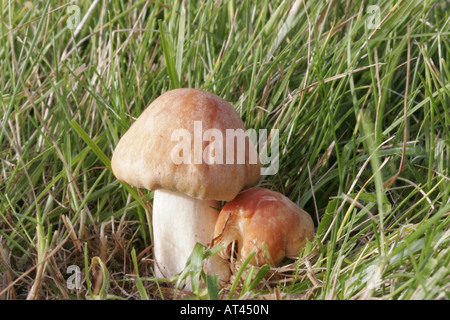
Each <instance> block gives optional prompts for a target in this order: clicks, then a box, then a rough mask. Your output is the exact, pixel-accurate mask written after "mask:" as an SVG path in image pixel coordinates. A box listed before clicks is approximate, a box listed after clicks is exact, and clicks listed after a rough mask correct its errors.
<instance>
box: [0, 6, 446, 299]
mask: <svg viewBox="0 0 450 320" xmlns="http://www.w3.org/2000/svg"><path fill="white" fill-rule="evenodd" d="M70 4H75V5H77V6H78V7H79V9H80V19H79V21H80V23H81V24H78V25H77V24H74V21H75V22H76V20H74V19H75V16H74V13H73V11H70V10H68V9H69V5H70ZM369 5H375V6H377V7H375V8H378V11H377V10H375V11H369V10H368V7H369ZM449 9H450V8H449V3H448V2H445V1H430V0H426V1H422V0H421V1H419V0H403V1H393V0H379V1H304V0H299V1H268V0H262V1H251V0H242V1H237V0H223V1H210V0H204V1H195V2H194V1H184V0H178V1H167V2H165V1H147V0H142V1H136V2H134V3H133V4H131V3H128V2H124V1H116V0H112V1H91V2H87V1H86V2H81V1H74V2H72V3H66V4H65V3H64V2H58V1H33V2H31V1H19V0H18V1H2V2H1V5H0V65H1V67H0V110H1V111H0V299H25V298H28V299H146V298H149V299H173V298H183V297H185V295H184V293H182V292H175V291H174V290H173V288H171V287H170V286H168V285H167V284H166V283H164V282H156V281H153V270H152V266H153V264H152V247H151V244H152V232H151V218H150V217H151V202H152V193H151V192H148V191H146V190H136V189H134V188H131V187H129V186H127V185H124V184H121V183H119V182H118V181H117V179H115V177H114V175H113V174H112V172H111V169H110V167H109V159H110V157H111V154H112V151H113V150H114V147H115V146H116V144H117V142H118V140H119V139H120V137H121V136H122V134H123V133H124V132H125V131H126V130H127V129H128V128H129V126H130V125H131V124H132V123H133V121H134V120H135V118H137V117H138V116H139V115H140V114H141V112H142V111H143V110H144V108H145V107H146V106H147V105H148V104H149V103H150V102H151V101H152V100H154V99H155V98H156V97H157V96H159V95H160V94H162V93H163V92H165V91H167V90H170V89H172V88H176V87H196V88H201V89H204V90H207V91H210V92H213V93H215V94H217V95H219V96H221V97H223V98H225V99H226V100H228V101H229V102H230V103H232V104H233V106H234V107H235V108H236V110H237V111H238V112H239V114H240V115H241V117H242V119H243V120H244V122H245V124H246V126H247V128H254V129H256V130H258V129H267V130H270V129H279V143H280V168H279V171H278V173H277V174H275V175H271V176H266V177H264V178H263V179H262V180H261V182H260V185H262V186H265V187H267V188H272V189H275V190H279V191H280V192H282V193H283V194H285V195H286V196H288V197H289V198H290V199H291V200H292V201H294V202H296V203H297V204H298V205H299V206H300V207H302V208H304V209H305V210H307V211H308V212H309V213H310V214H311V216H312V217H313V219H314V222H315V225H316V238H315V240H314V242H312V243H310V244H309V245H308V247H307V248H306V249H305V250H304V251H302V252H301V253H300V254H299V257H298V259H295V260H293V261H289V262H288V263H287V264H286V265H285V266H283V267H281V268H278V269H270V270H268V269H267V268H266V267H264V268H261V269H259V270H258V269H257V268H256V269H255V268H254V267H251V266H246V264H245V263H244V267H245V268H244V269H245V270H244V269H242V268H241V269H238V270H237V277H236V278H235V280H234V282H233V283H232V284H231V286H230V287H229V288H224V289H220V290H219V288H217V286H216V285H215V281H214V279H213V278H211V277H205V275H204V274H203V273H202V270H201V268H200V269H199V265H198V263H199V262H198V261H201V258H202V257H204V256H205V255H208V254H210V252H209V251H207V250H205V248H201V247H198V248H196V250H194V252H193V256H192V257H191V258H192V259H191V261H193V262H194V261H195V264H194V263H193V264H192V265H191V267H192V269H189V270H190V271H189V270H188V271H189V273H187V274H191V275H193V276H195V277H197V278H199V277H202V276H203V277H204V278H205V280H206V283H207V290H206V291H204V290H203V291H202V290H200V289H199V291H197V292H196V294H195V295H194V296H193V297H191V298H194V299H208V298H213V299H216V298H217V299H227V298H229V299H234V298H237V297H241V298H246V299H268V298H280V299H315V300H320V299H345V300H347V299H394V300H403V299H405V300H410V299H420V300H422V299H449V298H450V295H449V292H450V251H449V241H450V228H449V226H450V215H449V212H450V198H449V195H450V170H449V164H450V109H449V108H450V107H449V106H450V81H449V80H450V71H449V70H450V69H449V64H450V41H449V39H450V37H449V35H450V15H449V12H450V11H449ZM377 12H378V13H379V16H377ZM73 25H75V26H78V27H79V28H76V29H75V28H72V27H71V26H73ZM199 257H200V259H199ZM70 266H76V267H78V268H79V270H80V274H81V288H80V289H79V290H76V289H69V288H68V286H67V283H68V282H67V281H68V279H69V277H70V276H71V275H73V274H71V273H68V272H67V270H68V268H69V267H70Z"/></svg>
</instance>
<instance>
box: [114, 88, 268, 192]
mask: <svg viewBox="0 0 450 320" xmlns="http://www.w3.org/2000/svg"><path fill="white" fill-rule="evenodd" d="M196 121H197V123H201V128H202V131H203V132H205V131H206V130H208V129H218V130H220V131H221V132H222V134H223V137H224V138H223V141H224V142H223V154H224V157H223V159H222V163H211V164H208V163H205V161H203V160H202V161H201V163H198V161H197V162H196V161H195V160H194V159H192V161H190V163H178V164H177V163H176V162H174V161H173V158H172V156H171V152H173V150H175V149H174V148H177V147H178V148H179V144H180V140H175V141H172V140H174V139H173V138H172V133H173V132H174V131H175V130H179V129H183V130H187V131H186V132H189V134H190V137H191V142H192V143H191V154H192V157H193V155H194V152H195V151H194V140H195V137H196V135H195V132H194V123H195V122H196ZM226 129H234V130H236V129H242V130H243V131H244V132H245V127H244V123H243V121H242V119H241V118H240V117H239V114H238V113H237V112H236V110H235V109H234V108H233V106H232V105H231V104H229V103H228V102H227V101H225V100H224V99H222V98H220V97H218V96H216V95H214V94H212V93H209V92H205V91H202V90H198V89H188V88H183V89H175V90H171V91H168V92H166V93H164V94H163V95H161V96H160V97H158V98H157V99H156V100H154V101H153V102H152V103H151V104H150V105H149V106H148V107H147V108H146V109H145V110H144V112H143V113H142V114H141V116H139V118H138V119H137V120H136V121H135V122H134V123H133V125H132V126H131V127H130V129H129V130H128V131H127V132H126V133H125V134H124V135H123V137H122V138H121V139H120V141H119V143H118V145H117V147H116V149H115V150H114V153H113V156H112V159H111V166H112V170H113V172H114V175H115V176H116V177H117V179H119V180H121V181H124V182H126V183H128V184H130V185H132V186H135V187H138V188H145V189H149V190H157V189H166V190H170V191H176V192H181V193H184V194H187V195H189V196H191V197H193V198H198V199H204V200H219V201H220V200H224V201H229V200H231V199H233V198H234V197H235V196H236V195H237V194H238V193H239V192H240V191H241V190H242V189H243V188H245V187H249V186H252V185H253V184H254V183H256V182H257V181H258V180H259V179H260V167H261V164H260V162H259V160H257V161H256V163H251V162H252V161H250V160H249V151H248V150H255V149H254V148H255V147H254V146H253V144H252V143H251V142H250V140H249V139H248V137H246V146H247V147H246V148H245V163H243V164H239V163H238V161H237V154H238V153H237V152H236V151H237V149H236V148H237V143H235V145H236V147H235V152H234V154H235V159H234V160H235V161H233V162H232V163H230V161H226V146H225V141H226V140H225V137H226V135H225V134H226ZM211 141H212V140H211ZM211 141H202V142H201V143H202V148H201V150H202V151H203V150H205V148H206V147H207V146H208V145H209V144H210V143H211ZM249 148H253V149H249ZM197 150H198V149H197ZM255 152H256V150H255ZM217 162H219V161H217ZM253 162H255V161H253Z"/></svg>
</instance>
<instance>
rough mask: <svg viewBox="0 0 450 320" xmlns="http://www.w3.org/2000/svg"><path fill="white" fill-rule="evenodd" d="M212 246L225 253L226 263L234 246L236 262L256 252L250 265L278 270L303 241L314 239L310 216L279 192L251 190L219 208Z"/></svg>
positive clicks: (297, 250)
mask: <svg viewBox="0 0 450 320" xmlns="http://www.w3.org/2000/svg"><path fill="white" fill-rule="evenodd" d="M214 237H215V242H216V243H220V244H221V245H222V246H223V247H224V248H225V249H224V250H223V251H222V252H220V256H221V257H222V258H223V259H225V260H228V259H230V258H231V255H233V254H234V253H233V252H230V251H231V248H232V247H233V242H234V244H235V245H234V246H235V247H236V246H237V260H238V261H242V260H243V259H246V258H247V257H248V256H249V255H250V254H251V253H252V251H254V252H255V255H254V256H253V258H252V260H251V261H250V264H252V265H255V266H262V265H264V264H268V265H270V266H271V267H277V266H279V265H280V263H282V262H283V260H284V259H285V258H295V257H297V256H298V254H299V252H300V249H301V248H303V247H304V246H305V244H306V240H307V239H308V240H310V241H312V239H313V237H314V223H313V221H312V218H311V216H310V215H309V214H308V213H307V212H306V211H304V210H302V209H301V208H299V207H298V206H297V205H296V204H295V203H293V202H292V201H291V200H290V199H289V198H287V197H286V196H284V195H282V194H281V193H279V192H276V191H273V190H269V189H265V188H260V187H254V188H250V189H246V190H244V191H242V192H241V193H239V195H238V196H237V197H236V198H235V199H233V200H232V201H230V202H228V203H226V204H225V205H224V207H223V208H222V210H221V212H220V214H219V218H218V219H217V223H216V226H215V231H214Z"/></svg>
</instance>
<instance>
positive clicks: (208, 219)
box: [152, 190, 229, 290]
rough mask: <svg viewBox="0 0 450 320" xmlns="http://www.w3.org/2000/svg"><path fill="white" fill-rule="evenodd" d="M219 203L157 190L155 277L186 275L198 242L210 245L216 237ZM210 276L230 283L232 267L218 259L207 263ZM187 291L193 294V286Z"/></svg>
mask: <svg viewBox="0 0 450 320" xmlns="http://www.w3.org/2000/svg"><path fill="white" fill-rule="evenodd" d="M218 208H219V203H218V202H217V201H212V200H199V199H195V198H191V197H189V196H187V195H185V194H182V193H178V192H173V191H168V190H156V191H155V193H154V198H153V218H152V219H153V220H152V223H153V240H154V241H153V242H154V248H153V250H154V258H155V274H156V276H157V277H159V278H161V277H162V278H170V277H171V276H173V275H175V274H177V273H179V272H181V271H183V269H184V268H185V266H186V262H187V260H188V258H189V256H190V254H191V253H192V250H193V249H194V246H195V244H196V243H197V242H199V243H201V244H203V245H206V246H207V245H209V244H210V242H211V241H212V239H213V236H214V227H215V224H216V220H217V217H218V215H219V212H218ZM207 269H208V271H207V273H209V274H218V275H219V279H221V280H222V281H227V280H228V277H229V274H228V273H229V269H228V266H226V265H225V262H224V261H223V260H222V259H220V258H219V257H218V256H217V255H214V256H213V257H212V259H211V258H210V259H208V261H207ZM184 289H186V290H191V287H190V284H189V282H188V283H186V286H185V288H184Z"/></svg>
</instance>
